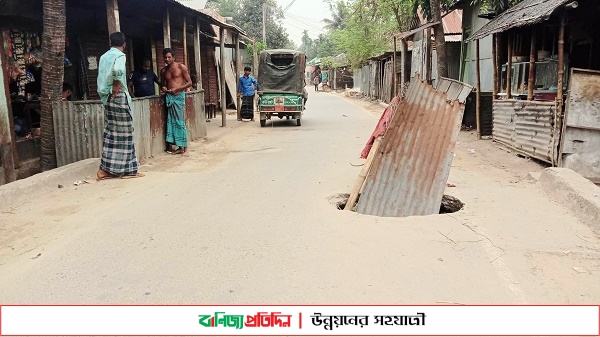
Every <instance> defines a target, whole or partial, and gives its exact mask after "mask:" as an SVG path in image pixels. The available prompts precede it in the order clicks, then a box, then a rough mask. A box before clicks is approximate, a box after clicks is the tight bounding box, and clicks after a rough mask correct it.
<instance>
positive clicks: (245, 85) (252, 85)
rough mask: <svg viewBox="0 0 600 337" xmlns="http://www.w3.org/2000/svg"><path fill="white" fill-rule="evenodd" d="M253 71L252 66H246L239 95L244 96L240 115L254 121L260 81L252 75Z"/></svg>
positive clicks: (239, 87) (241, 78)
mask: <svg viewBox="0 0 600 337" xmlns="http://www.w3.org/2000/svg"><path fill="white" fill-rule="evenodd" d="M251 71H252V69H251V68H250V67H245V68H244V75H243V76H242V77H240V84H239V86H238V94H237V96H238V97H242V106H241V109H240V117H244V118H250V119H251V120H252V121H253V122H254V96H255V95H256V91H258V82H257V81H256V79H254V77H252V76H250V72H251ZM238 121H241V119H238Z"/></svg>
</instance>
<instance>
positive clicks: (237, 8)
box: [206, 0, 291, 49]
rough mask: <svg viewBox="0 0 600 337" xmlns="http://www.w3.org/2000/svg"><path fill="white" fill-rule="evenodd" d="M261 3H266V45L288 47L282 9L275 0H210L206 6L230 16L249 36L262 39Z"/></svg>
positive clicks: (288, 42) (288, 40) (258, 39)
mask: <svg viewBox="0 0 600 337" xmlns="http://www.w3.org/2000/svg"><path fill="white" fill-rule="evenodd" d="M263 4H266V5H267V20H266V37H267V41H266V42H267V45H268V46H269V48H272V49H276V48H286V47H289V46H290V45H291V44H290V39H289V37H288V34H287V32H286V31H285V29H284V28H283V22H282V19H283V11H282V9H281V7H280V6H278V5H277V1H276V0H211V1H209V2H207V4H206V6H207V7H208V8H213V9H215V10H217V12H218V13H219V14H220V15H222V16H224V17H232V18H233V22H232V23H233V24H235V25H237V26H239V27H240V28H242V29H243V30H244V31H246V33H247V34H248V36H249V37H250V38H252V39H253V40H257V41H262V36H263V34H262V21H263Z"/></svg>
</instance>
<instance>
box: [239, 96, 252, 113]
mask: <svg viewBox="0 0 600 337" xmlns="http://www.w3.org/2000/svg"><path fill="white" fill-rule="evenodd" d="M240 116H241V117H242V118H245V119H251V118H254V96H243V97H242V106H241V108H240Z"/></svg>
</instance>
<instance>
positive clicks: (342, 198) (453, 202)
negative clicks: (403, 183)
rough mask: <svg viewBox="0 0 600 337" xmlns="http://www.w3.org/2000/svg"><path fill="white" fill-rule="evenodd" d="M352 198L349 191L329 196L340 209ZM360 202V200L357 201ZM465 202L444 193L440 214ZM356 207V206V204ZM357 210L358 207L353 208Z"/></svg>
mask: <svg viewBox="0 0 600 337" xmlns="http://www.w3.org/2000/svg"><path fill="white" fill-rule="evenodd" d="M349 198H350V194H349V193H341V194H335V195H333V196H331V197H329V198H328V200H329V202H330V203H331V204H332V205H333V206H335V207H336V208H337V209H338V210H340V211H343V210H344V208H345V207H346V204H347V203H348V199H349ZM358 199H359V200H360V194H359V195H358ZM357 203H358V201H357ZM464 206H465V204H464V203H463V202H462V201H460V199H458V198H456V197H453V196H451V195H447V194H444V196H443V197H442V204H441V205H440V213H439V214H449V213H456V212H458V211H460V210H461V209H463V207H464ZM355 207H356V206H355ZM353 211H356V209H353Z"/></svg>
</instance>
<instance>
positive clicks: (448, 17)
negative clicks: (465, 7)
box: [411, 7, 463, 35]
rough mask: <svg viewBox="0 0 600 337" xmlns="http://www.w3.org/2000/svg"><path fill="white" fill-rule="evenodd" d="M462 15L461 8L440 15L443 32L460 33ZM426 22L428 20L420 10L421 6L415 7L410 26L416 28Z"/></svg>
mask: <svg viewBox="0 0 600 337" xmlns="http://www.w3.org/2000/svg"><path fill="white" fill-rule="evenodd" d="M462 15H463V13H462V9H455V10H452V11H449V12H447V13H445V14H444V15H442V25H444V34H446V35H454V34H462ZM417 20H418V21H417ZM428 23H429V21H427V19H425V16H424V15H423V11H421V8H420V7H419V8H418V9H417V14H416V20H413V25H412V27H411V28H415V29H416V28H418V26H423V25H426V24H428Z"/></svg>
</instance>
